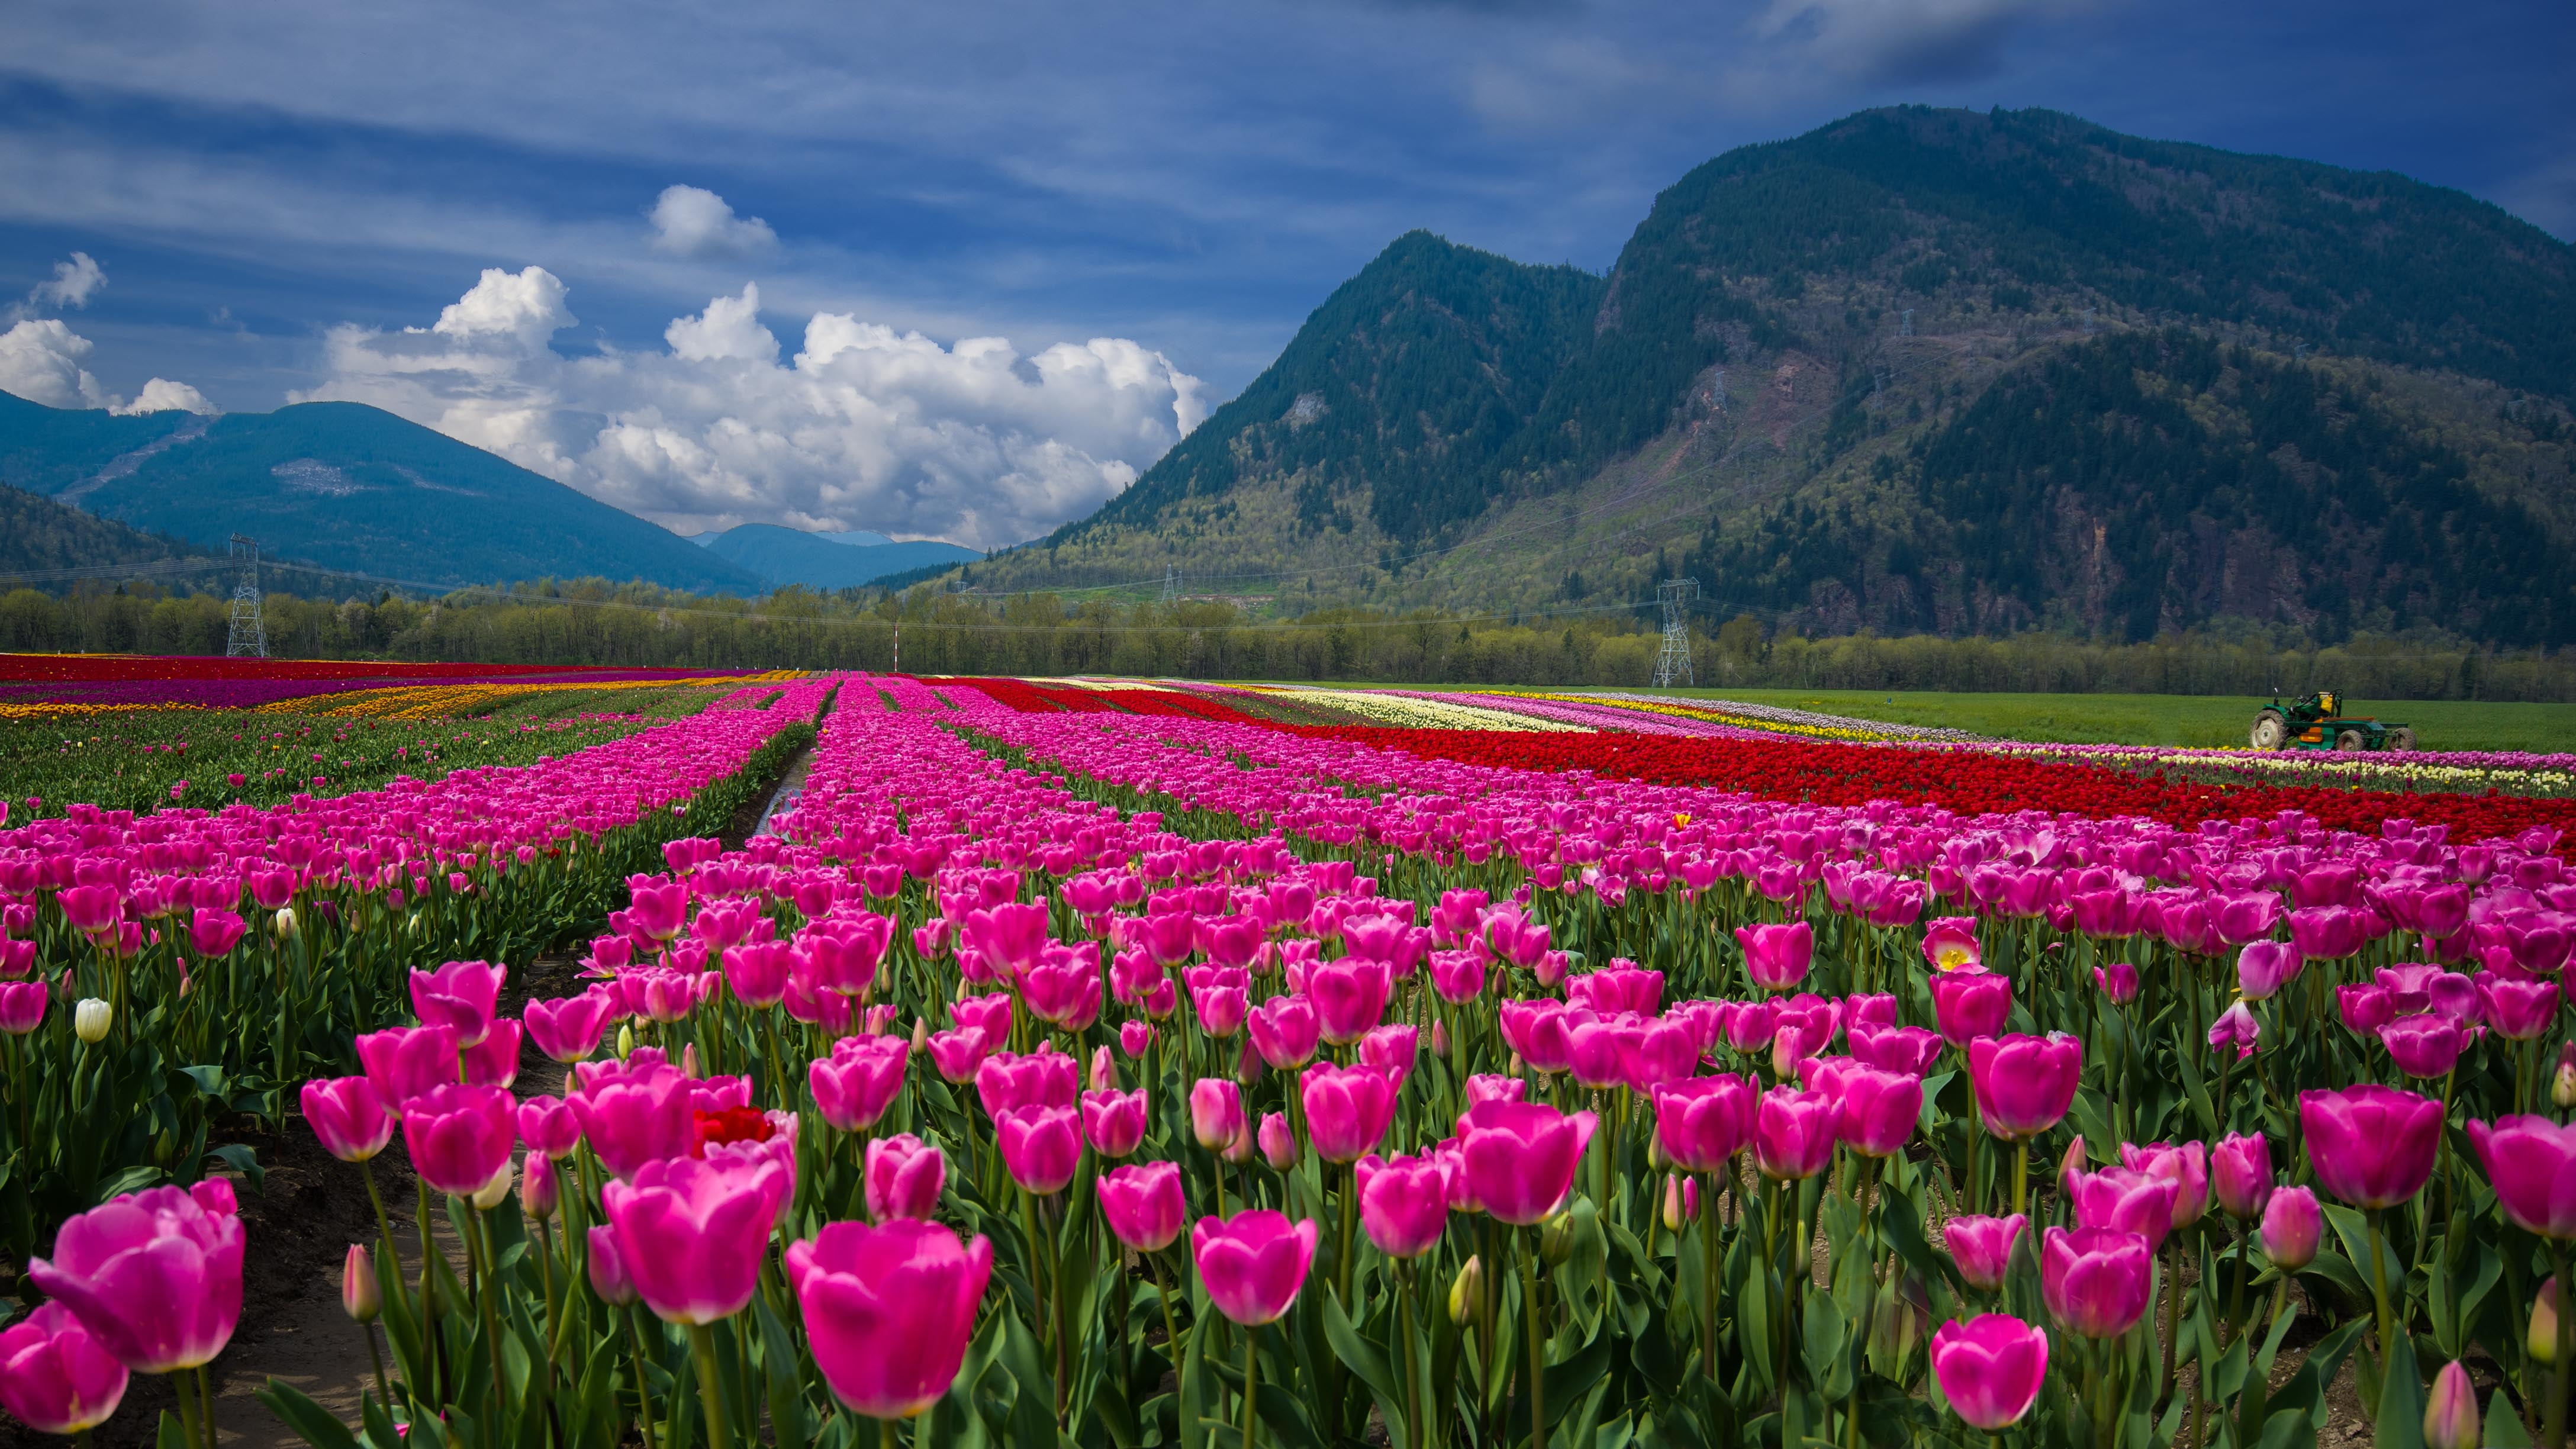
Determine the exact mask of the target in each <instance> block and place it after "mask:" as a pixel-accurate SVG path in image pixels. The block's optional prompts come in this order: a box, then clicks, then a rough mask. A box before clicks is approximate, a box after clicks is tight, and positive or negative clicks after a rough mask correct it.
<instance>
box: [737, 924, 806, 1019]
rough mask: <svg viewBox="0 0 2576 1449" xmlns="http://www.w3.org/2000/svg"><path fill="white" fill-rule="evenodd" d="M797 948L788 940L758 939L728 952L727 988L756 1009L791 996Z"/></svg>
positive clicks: (772, 1004) (742, 1001)
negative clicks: (789, 985) (789, 980)
mask: <svg viewBox="0 0 2576 1449" xmlns="http://www.w3.org/2000/svg"><path fill="white" fill-rule="evenodd" d="M795 949H796V948H795V947H793V946H791V945H789V944H788V943H787V942H785V941H756V942H750V943H746V944H744V945H740V946H736V947H734V948H733V949H731V950H729V951H727V952H725V953H724V978H725V988H726V989H727V990H729V991H731V992H732V993H733V998H734V1000H736V1001H739V1002H741V1003H742V1004H743V1005H745V1006H748V1007H750V1008H752V1009H753V1010H755V1011H757V1010H761V1009H764V1008H767V1007H772V1006H776V1005H777V1004H778V1003H779V1002H781V1001H783V1000H785V999H786V998H787V977H788V973H789V971H790V969H791V968H793V967H794V965H795V961H796V957H795Z"/></svg>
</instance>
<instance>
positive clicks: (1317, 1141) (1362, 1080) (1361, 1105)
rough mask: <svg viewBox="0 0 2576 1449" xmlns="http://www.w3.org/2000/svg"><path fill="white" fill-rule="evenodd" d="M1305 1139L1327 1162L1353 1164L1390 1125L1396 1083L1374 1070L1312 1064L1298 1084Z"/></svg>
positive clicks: (1325, 1063) (1373, 1147)
mask: <svg viewBox="0 0 2576 1449" xmlns="http://www.w3.org/2000/svg"><path fill="white" fill-rule="evenodd" d="M1298 1096H1299V1099H1300V1100H1301V1101H1303V1102H1304V1103H1305V1106H1306V1135H1307V1138H1308V1139H1309V1140H1310V1141H1312V1142H1313V1143H1314V1145H1315V1155H1316V1156H1318V1157H1321V1158H1322V1159H1324V1160H1325V1161H1326V1162H1357V1161H1359V1160H1360V1158H1361V1157H1363V1156H1365V1155H1366V1154H1368V1153H1369V1152H1370V1151H1372V1150H1374V1149H1375V1148H1376V1147H1377V1143H1378V1139H1379V1138H1381V1137H1384V1136H1385V1135H1386V1129H1387V1127H1388V1125H1389V1124H1390V1123H1392V1122H1393V1121H1394V1120H1395V1082H1394V1079H1393V1078H1392V1077H1390V1076H1389V1075H1388V1074H1387V1073H1386V1072H1384V1071H1381V1070H1380V1069H1378V1068H1376V1067H1336V1066H1334V1065H1333V1064H1332V1063H1330V1062H1317V1063H1315V1064H1314V1065H1313V1066H1310V1067H1308V1068H1306V1071H1305V1075H1304V1076H1303V1077H1301V1078H1300V1079H1299V1082H1298Z"/></svg>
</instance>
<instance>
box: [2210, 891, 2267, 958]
mask: <svg viewBox="0 0 2576 1449" xmlns="http://www.w3.org/2000/svg"><path fill="white" fill-rule="evenodd" d="M2280 924H2281V898H2280V897H2279V896H2277V895H2274V894H2273V893H2272V892H2270V891H2247V892H2244V893H2242V894H2238V895H2228V896H2220V897H2218V898H2217V899H2216V900H2215V901H2213V902H2212V903H2211V906H2210V925H2211V927H2212V928H2214V929H2215V930H2216V931H2217V932H2218V936H2219V939H2220V940H2223V941H2225V942H2227V943H2228V944H2229V945H2231V946H2237V945H2243V944H2244V943H2246V942H2248V941H2259V940H2261V939H2262V938H2263V937H2265V936H2268V935H2270V934H2272V932H2273V931H2274V930H2275V929H2277V928H2278V927H2279V926H2280Z"/></svg>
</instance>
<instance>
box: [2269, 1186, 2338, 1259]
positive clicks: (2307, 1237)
mask: <svg viewBox="0 0 2576 1449" xmlns="http://www.w3.org/2000/svg"><path fill="white" fill-rule="evenodd" d="M2324 1230H2325V1216H2324V1214H2323V1213H2322V1212H2321V1211H2319V1209H2318V1207H2317V1195H2316V1194H2315V1193H2314V1192H2311V1191H2309V1190H2308V1189H2307V1188H2304V1187H2285V1188H2283V1189H2281V1190H2280V1191H2279V1192H2276V1193H2274V1194H2272V1201H2271V1202H2270V1203H2268V1204H2266V1205H2265V1206H2264V1208H2263V1252H2264V1253H2265V1254H2266V1255H2267V1256H2269V1257H2270V1258H2271V1260H2272V1262H2273V1263H2274V1264H2275V1265H2276V1266H2278V1267H2279V1268H2280V1270H2281V1271H2282V1272H2284V1273H2296V1272H2298V1271H2299V1270H2300V1269H2302V1268H2305V1267H2306V1266H2308V1265H2309V1264H2310V1263H2313V1262H2315V1261H2316V1257H2317V1239H2318V1238H2319V1236H2320V1235H2321V1234H2322V1233H2323V1232H2324Z"/></svg>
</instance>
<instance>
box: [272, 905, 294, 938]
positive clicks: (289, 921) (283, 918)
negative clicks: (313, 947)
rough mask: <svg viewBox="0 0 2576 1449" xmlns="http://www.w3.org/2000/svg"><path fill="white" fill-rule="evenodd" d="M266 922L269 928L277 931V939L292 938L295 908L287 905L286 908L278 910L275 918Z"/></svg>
mask: <svg viewBox="0 0 2576 1449" xmlns="http://www.w3.org/2000/svg"><path fill="white" fill-rule="evenodd" d="M268 924H269V928H270V929H271V930H274V931H275V932H277V939H279V940H281V941H285V940H291V939H293V938H294V935H295V930H296V927H295V908H294V907H293V906H288V907H287V908H286V909H284V910H282V911H279V912H278V913H277V918H276V919H275V920H273V921H270V922H269V923H268Z"/></svg>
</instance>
